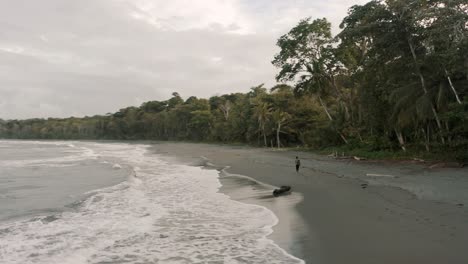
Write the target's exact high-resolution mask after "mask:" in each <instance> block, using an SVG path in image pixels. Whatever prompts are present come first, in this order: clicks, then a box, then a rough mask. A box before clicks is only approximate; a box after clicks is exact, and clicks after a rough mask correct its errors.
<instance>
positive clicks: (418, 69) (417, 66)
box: [407, 38, 445, 144]
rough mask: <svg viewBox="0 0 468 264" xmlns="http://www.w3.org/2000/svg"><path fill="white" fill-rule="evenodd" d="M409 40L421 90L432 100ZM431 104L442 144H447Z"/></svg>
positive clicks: (435, 111)
mask: <svg viewBox="0 0 468 264" xmlns="http://www.w3.org/2000/svg"><path fill="white" fill-rule="evenodd" d="M407 40H408V45H409V48H410V50H411V55H413V61H414V64H415V66H416V73H417V74H418V76H419V80H420V81H421V88H422V90H423V92H424V95H425V96H427V97H428V98H427V99H428V100H430V98H429V95H428V92H427V88H426V81H425V79H424V76H423V75H422V73H421V68H420V67H419V64H418V58H417V56H416V52H415V51H414V47H413V44H412V43H411V41H410V39H409V38H408V39H407ZM430 103H431V110H432V114H433V115H434V118H435V120H436V123H437V127H438V128H439V132H440V138H441V140H442V144H445V139H444V137H443V136H442V124H441V122H440V118H439V114H438V113H437V110H436V108H435V106H434V104H433V103H432V101H430Z"/></svg>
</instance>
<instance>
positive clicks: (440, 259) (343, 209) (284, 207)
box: [154, 143, 468, 264]
mask: <svg viewBox="0 0 468 264" xmlns="http://www.w3.org/2000/svg"><path fill="white" fill-rule="evenodd" d="M154 149H155V151H156V152H157V153H161V154H163V155H165V156H172V157H177V159H179V160H182V161H185V162H187V163H190V164H193V165H197V162H198V163H199V164H198V165H207V163H211V165H215V166H219V168H223V167H224V166H229V168H228V169H226V173H227V174H222V173H221V182H222V184H223V188H222V189H221V191H222V192H224V193H226V194H228V195H230V196H231V197H232V198H233V199H236V200H239V201H243V202H247V203H255V204H259V205H263V206H266V207H268V208H269V209H270V210H272V211H273V212H274V213H275V214H276V215H277V216H278V218H279V223H278V225H277V226H275V228H274V233H273V234H272V235H271V238H272V239H273V240H275V241H276V243H277V244H278V245H280V246H281V247H282V248H284V249H285V250H287V251H288V252H289V253H291V254H293V255H295V256H297V257H299V258H302V259H304V260H306V262H307V263H325V264H329V263H330V264H335V263H336V264H341V263H351V264H352V263H356V264H365V263H369V264H370V263H372V264H374V263H381V264H385V263H392V264H393V263H428V264H431V263H434V264H435V263H460V264H462V263H463V264H466V263H468V250H466V249H467V245H468V210H467V209H468V208H467V207H468V204H465V201H466V197H465V196H464V195H463V192H460V190H457V189H456V188H461V190H463V188H464V187H465V184H466V179H465V178H464V177H465V176H466V177H468V170H467V169H456V170H455V169H451V170H448V169H447V170H439V171H434V172H433V171H427V169H426V168H424V167H421V166H412V165H408V166H405V167H398V166H396V165H395V166H393V165H392V166H389V165H388V164H375V163H373V164H367V163H356V162H348V161H336V160H333V159H331V158H328V157H323V156H317V155H314V154H310V153H301V152H295V151H273V150H265V149H258V148H249V147H232V146H222V145H209V144H190V143H156V144H155V147H154ZM296 155H298V156H300V158H301V160H302V164H303V167H302V168H301V171H300V173H298V174H297V173H296V172H295V171H294V157H295V156H296ZM201 156H203V157H205V158H206V159H205V160H204V159H201V158H200V157H201ZM209 165H210V164H209ZM231 174H239V175H245V176H248V177H251V178H253V179H255V180H257V181H260V182H262V183H265V185H263V184H258V183H256V182H255V181H252V180H249V179H245V178H237V177H232V176H230V175H231ZM439 174H440V177H444V175H447V174H450V175H451V177H450V180H451V181H455V184H453V186H454V187H450V188H454V191H453V192H452V194H450V188H449V189H444V188H442V187H443V184H445V183H444V182H442V183H440V184H439V185H441V186H442V187H441V188H435V189H437V190H439V189H441V190H442V191H439V192H438V193H436V192H435V191H434V190H432V189H430V187H431V181H430V180H429V181H428V180H426V179H438V177H439ZM431 177H433V178H431ZM384 178H385V179H384ZM387 178H388V179H387ZM413 179H418V181H416V183H412V180H413ZM424 180H425V181H424ZM457 181H459V184H458V183H457ZM420 182H422V183H423V184H422V185H424V186H425V185H427V186H426V187H424V188H421V190H420V189H418V186H419V185H421V184H420ZM364 183H367V184H368V186H367V187H365V188H363V185H362V184H364ZM281 185H290V186H292V187H293V194H292V195H289V196H283V197H279V198H273V197H271V196H270V193H271V191H272V188H273V186H281ZM445 185H447V184H445ZM450 186H452V185H450ZM457 186H458V187H457ZM404 189H407V190H410V191H413V192H409V191H407V190H404ZM428 189H429V190H431V192H429V191H427V190H428ZM445 192H448V193H445ZM458 193H460V194H458ZM439 197H440V199H441V200H437V199H438V198H439ZM425 198H432V200H427V199H425ZM436 198H437V199H436Z"/></svg>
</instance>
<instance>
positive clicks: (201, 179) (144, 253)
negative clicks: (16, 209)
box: [0, 142, 303, 264]
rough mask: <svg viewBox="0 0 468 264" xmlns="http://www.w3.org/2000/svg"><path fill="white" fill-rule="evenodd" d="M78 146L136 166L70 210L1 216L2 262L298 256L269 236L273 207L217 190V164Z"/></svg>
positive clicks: (123, 147)
mask: <svg viewBox="0 0 468 264" xmlns="http://www.w3.org/2000/svg"><path fill="white" fill-rule="evenodd" d="M68 147H72V146H68ZM79 147H82V148H86V149H90V150H92V153H93V155H92V156H91V158H92V157H99V158H100V159H102V160H105V161H107V162H109V164H121V165H122V166H125V167H127V166H128V167H131V168H133V173H132V174H131V175H129V176H128V180H126V181H124V182H122V183H120V184H118V185H115V186H112V187H107V188H102V189H98V190H94V191H93V192H92V193H91V195H90V196H89V197H88V198H87V199H86V200H85V201H83V202H82V203H80V204H79V206H77V207H76V208H74V210H72V211H67V212H62V213H58V214H56V215H53V216H50V215H44V216H39V217H35V218H33V219H29V220H21V221H16V222H10V223H3V224H0V262H1V263H70V264H75V263H208V262H209V263H303V261H302V260H300V259H297V258H295V257H293V256H291V255H289V254H287V253H286V252H285V251H284V250H282V249H281V248H279V247H278V246H277V245H276V244H274V242H273V241H272V240H270V239H268V238H267V236H268V235H269V234H270V233H271V232H272V226H273V225H275V224H276V223H277V218H276V216H275V215H274V214H273V213H272V212H271V211H269V210H268V209H266V208H264V207H260V206H256V205H247V204H243V203H240V202H236V201H233V200H231V199H230V198H229V197H228V196H226V195H224V194H221V193H219V192H218V190H219V187H220V182H219V180H218V173H217V172H216V171H214V170H205V169H203V168H199V167H192V166H185V165H180V164H174V163H169V162H168V161H163V160H162V159H161V158H160V157H158V156H157V155H151V154H150V153H148V152H147V146H145V145H127V144H97V143H96V144H95V143H78V142H74V143H73V148H79Z"/></svg>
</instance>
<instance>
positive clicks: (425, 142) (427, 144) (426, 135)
mask: <svg viewBox="0 0 468 264" xmlns="http://www.w3.org/2000/svg"><path fill="white" fill-rule="evenodd" d="M421 131H422V133H423V135H424V147H425V148H426V151H427V152H429V151H430V148H429V127H428V128H427V131H424V128H421Z"/></svg>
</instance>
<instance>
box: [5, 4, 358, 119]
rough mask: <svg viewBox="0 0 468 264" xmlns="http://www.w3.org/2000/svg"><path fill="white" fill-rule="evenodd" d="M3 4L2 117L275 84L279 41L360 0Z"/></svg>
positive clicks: (77, 111)
mask: <svg viewBox="0 0 468 264" xmlns="http://www.w3.org/2000/svg"><path fill="white" fill-rule="evenodd" d="M351 2H353V3H358V2H364V1H358V0H356V1H339V0H329V1H327V2H326V3H325V4H323V3H321V2H318V1H305V0H304V1H303V0H295V1H293V0H290V1H287V0H283V1H280V0H257V1H248V0H203V1H189V0H173V1H160V0H80V1H72V0H41V1H27V0H15V1H0V118H4V119H10V118H31V117H49V116H51V117H67V116H71V115H74V116H84V115H94V114H105V113H107V112H114V111H116V110H118V109H119V108H121V107H125V106H129V105H135V104H139V103H141V102H143V101H148V100H164V99H167V98H168V97H169V96H170V94H171V93H172V92H174V91H178V92H179V93H180V94H181V95H182V96H184V97H188V96H191V95H197V96H200V97H209V96H212V95H215V94H223V93H231V92H239V91H242V92H245V91H247V90H248V89H249V87H251V86H254V85H258V84H260V83H266V84H267V85H273V84H274V76H275V73H276V71H277V70H276V69H275V68H274V67H273V66H272V65H271V63H270V61H271V60H272V58H273V56H274V54H275V53H276V52H277V48H276V47H275V43H276V39H277V38H278V37H279V36H280V35H281V34H284V33H286V32H287V31H288V30H289V29H290V28H291V27H292V26H293V25H295V24H296V23H297V22H298V21H299V20H300V19H301V18H304V17H307V16H312V17H323V16H326V17H329V18H330V19H331V20H332V22H334V24H335V25H337V24H338V23H339V20H340V19H341V18H342V17H343V16H344V15H345V14H346V9H347V7H348V6H350V5H351V4H352V3H351Z"/></svg>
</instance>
